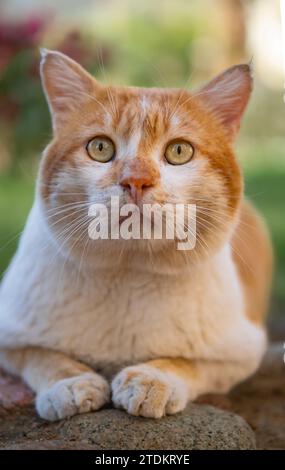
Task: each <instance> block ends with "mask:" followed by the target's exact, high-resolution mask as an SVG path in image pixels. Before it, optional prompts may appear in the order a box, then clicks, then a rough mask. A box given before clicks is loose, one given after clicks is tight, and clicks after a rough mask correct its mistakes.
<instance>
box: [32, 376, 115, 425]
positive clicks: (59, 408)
mask: <svg viewBox="0 0 285 470" xmlns="http://www.w3.org/2000/svg"><path fill="white" fill-rule="evenodd" d="M109 399H110V387H109V384H108V382H107V381H106V380H105V379H104V378H103V377H101V376H100V375H98V374H95V373H92V372H88V373H85V374H82V375H78V376H76V377H70V378H68V379H62V380H59V381H58V382H56V383H54V384H53V385H52V386H51V387H49V388H48V389H45V390H43V391H42V392H40V393H39V394H38V395H37V398H36V408H37V411H38V413H39V415H40V416H41V418H44V419H46V420H48V421H57V420H59V419H63V418H67V417H69V416H73V415H75V414H78V413H87V412H88V411H94V410H98V409H99V408H101V407H102V406H103V405H104V404H105V403H107V402H108V401H109Z"/></svg>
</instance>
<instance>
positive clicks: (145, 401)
mask: <svg viewBox="0 0 285 470" xmlns="http://www.w3.org/2000/svg"><path fill="white" fill-rule="evenodd" d="M112 392H113V403H114V404H115V406H117V407H119V408H124V409H125V410H126V411H127V412H128V413H130V414H132V415H135V416H144V417H146V418H161V417H162V416H164V415H166V414H174V413H177V412H179V411H181V410H183V409H184V408H185V406H186V404H187V396H188V392H187V386H186V384H185V383H184V382H183V381H182V380H181V379H179V378H178V377H176V376H174V375H173V374H170V373H166V372H161V371H160V370H158V369H156V368H154V367H151V366H147V365H138V366H132V367H127V368H126V369H123V370H122V371H121V372H120V373H119V374H118V375H117V376H116V377H115V379H114V380H113V383H112Z"/></svg>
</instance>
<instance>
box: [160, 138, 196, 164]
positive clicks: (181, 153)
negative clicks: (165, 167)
mask: <svg viewBox="0 0 285 470" xmlns="http://www.w3.org/2000/svg"><path fill="white" fill-rule="evenodd" d="M193 155H194V147H193V146H192V145H191V144H190V143H189V142H186V141H184V140H181V141H176V142H172V143H171V144H169V145H168V146H167V148H166V151H165V158H166V160H167V161H168V163H171V164H172V165H183V164H184V163H188V162H189V161H190V160H191V158H192V157H193Z"/></svg>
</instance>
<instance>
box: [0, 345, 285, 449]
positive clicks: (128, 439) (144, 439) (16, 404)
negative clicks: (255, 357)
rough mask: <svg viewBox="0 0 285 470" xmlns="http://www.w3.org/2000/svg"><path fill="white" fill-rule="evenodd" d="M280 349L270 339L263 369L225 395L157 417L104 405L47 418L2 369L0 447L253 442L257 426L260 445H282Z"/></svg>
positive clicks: (232, 445)
mask: <svg viewBox="0 0 285 470" xmlns="http://www.w3.org/2000/svg"><path fill="white" fill-rule="evenodd" d="M283 354H284V350H283V345H282V344H279V345H274V346H272V347H271V348H270V351H269V353H268V354H267V356H266V359H265V361H264V363H263V365H262V367H261V369H260V371H259V372H258V373H257V374H256V375H255V376H254V377H252V378H251V379H249V380H248V381H247V382H245V383H244V384H242V385H240V386H239V387H237V388H236V389H235V390H234V391H233V392H232V393H231V394H230V395H229V396H221V395H219V396H207V397H202V398H200V399H199V402H198V403H195V404H190V405H189V406H188V407H187V409H186V410H185V411H184V412H182V413H180V414H179V415H176V416H171V417H166V418H163V419H161V420H159V421H154V420H149V419H144V418H134V417H132V416H129V415H127V414H126V413H125V412H123V411H119V410H114V409H104V410H101V411H99V412H95V413H90V414H85V415H80V416H75V417H73V418H71V419H69V420H65V421H61V422H57V423H46V422H44V421H43V420H41V419H39V418H38V417H37V416H36V414H35V412H34V409H33V404H32V401H33V397H32V394H31V393H30V392H29V391H28V389H26V388H25V387H24V386H23V385H22V384H21V382H19V381H18V380H16V379H12V378H11V377H7V376H4V375H3V376H2V377H0V449H142V450H143V449H169V450H171V449H253V448H254V447H255V436H254V432H255V435H256V441H257V447H258V448H260V449H285V420H284V415H285V413H284V412H285V387H284V385H285V380H284V379H285V364H284V362H283ZM238 415H239V416H238ZM246 421H247V423H248V424H247V423H246ZM251 428H252V429H253V430H254V432H253V431H252V429H251Z"/></svg>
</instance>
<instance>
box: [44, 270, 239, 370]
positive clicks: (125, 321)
mask: <svg viewBox="0 0 285 470" xmlns="http://www.w3.org/2000/svg"><path fill="white" fill-rule="evenodd" d="M221 282H222V281H221V279H219V276H217V278H216V279H213V278H212V283H211V287H210V286H209V284H207V282H206V280H205V279H204V280H202V278H201V279H200V282H199V277H197V276H191V275H190V274H188V275H187V277H183V276H182V277H169V276H163V275H162V276H153V275H147V274H140V273H136V274H135V275H134V273H128V272H126V273H121V274H120V276H118V275H117V273H116V274H114V275H111V274H110V275H107V274H105V275H102V276H101V277H100V278H97V279H96V278H95V279H94V280H92V279H91V280H86V282H85V284H84V292H82V294H84V295H75V294H76V293H75V292H73V293H72V291H70V292H69V294H68V295H69V298H68V309H66V304H64V303H63V304H64V305H65V306H64V307H63V308H62V309H59V310H56V311H54V312H53V313H52V315H51V317H50V318H49V323H50V328H52V330H53V334H52V335H50V334H49V333H50V331H49V328H48V329H47V328H43V335H44V336H45V337H46V340H47V341H48V343H50V341H51V338H52V341H53V344H52V345H51V346H52V347H57V348H60V349H61V350H65V351H66V352H68V353H69V354H70V353H71V354H72V355H74V356H76V357H79V358H81V359H82V360H85V361H87V362H89V363H90V364H94V365H96V364H103V365H104V364H105V363H110V362H111V363H130V362H131V363H132V362H137V361H142V360H145V359H148V358H152V357H169V356H171V357H185V356H186V357H197V355H198V356H203V354H204V355H207V354H208V351H211V353H212V350H211V347H213V345H214V343H217V342H218V343H219V337H220V335H223V331H226V330H227V329H231V323H232V324H233V326H234V322H233V321H232V318H231V315H232V314H233V311H232V306H231V300H233V297H234V295H235V293H234V286H232V289H229V288H227V286H224V288H225V290H224V291H222V287H223V286H222V285H220V283H221ZM73 295H74V298H72V296H73ZM235 305H236V303H235ZM229 312H230V313H229ZM234 321H235V320H234ZM55 325H56V328H55ZM46 332H48V334H46ZM43 340H44V341H45V338H43ZM224 344H226V341H225V340H224Z"/></svg>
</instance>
